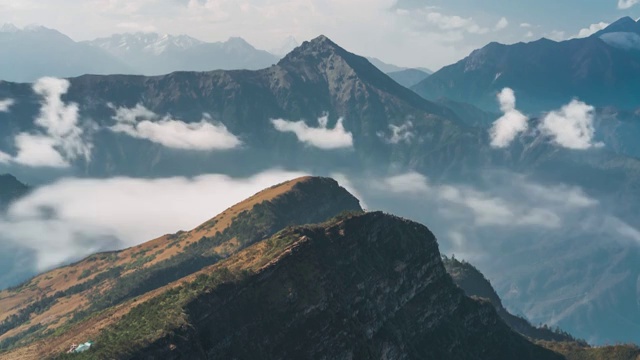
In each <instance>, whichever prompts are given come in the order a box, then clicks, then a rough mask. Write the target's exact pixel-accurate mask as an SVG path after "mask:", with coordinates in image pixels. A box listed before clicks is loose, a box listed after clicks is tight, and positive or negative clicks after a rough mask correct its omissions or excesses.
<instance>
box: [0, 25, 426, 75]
mask: <svg viewBox="0 0 640 360" xmlns="http://www.w3.org/2000/svg"><path fill="white" fill-rule="evenodd" d="M0 44H1V45H2V49H0V57H1V58H2V60H0V65H3V66H2V69H5V70H4V71H2V70H0V79H1V80H5V81H13V82H34V81H36V80H37V79H39V78H42V77H45V76H54V77H63V78H66V77H75V76H80V75H85V74H98V75H109V74H136V75H147V76H153V75H165V74H169V73H172V72H175V71H211V70H240V69H245V70H259V69H263V68H267V67H269V66H271V65H273V64H275V63H277V62H278V60H279V59H280V58H281V57H282V56H284V55H286V54H287V53H288V52H290V51H291V50H292V49H294V48H295V47H297V46H298V43H297V41H296V40H295V39H294V38H293V37H289V38H287V39H285V41H284V43H283V44H282V46H281V47H280V48H278V49H274V50H272V52H267V51H264V50H259V49H256V48H255V47H254V46H252V45H251V44H249V43H248V42H247V41H245V40H244V39H242V38H240V37H231V38H229V39H228V40H227V41H224V42H205V41H201V40H198V39H195V38H193V37H190V36H187V35H170V34H158V33H149V32H147V33H145V32H137V33H121V34H114V35H111V36H109V37H103V38H98V39H95V40H91V41H80V42H76V41H74V40H72V39H71V38H69V37H68V36H66V35H64V34H62V33H60V32H59V31H57V30H54V29H49V28H46V27H42V26H28V27H26V28H24V29H20V28H18V27H16V26H14V25H12V24H5V25H3V26H1V27H0ZM369 59H370V61H371V62H372V63H373V64H374V65H376V66H377V67H378V68H379V69H381V70H382V71H383V72H398V74H397V75H395V76H392V77H394V79H397V80H398V81H400V82H401V84H402V85H404V86H407V87H409V86H412V85H414V84H415V83H417V82H418V81H420V80H422V79H424V78H425V77H426V76H428V74H430V73H431V71H429V70H428V69H423V68H420V69H408V68H403V67H399V66H395V65H391V64H387V63H384V62H382V61H380V60H378V59H376V58H369Z"/></svg>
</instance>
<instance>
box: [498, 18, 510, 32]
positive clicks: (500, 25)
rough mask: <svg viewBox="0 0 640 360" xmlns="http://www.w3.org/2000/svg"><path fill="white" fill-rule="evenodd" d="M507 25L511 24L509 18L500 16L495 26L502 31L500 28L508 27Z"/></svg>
mask: <svg viewBox="0 0 640 360" xmlns="http://www.w3.org/2000/svg"><path fill="white" fill-rule="evenodd" d="M507 26H509V21H508V20H507V18H505V17H502V18H500V20H498V23H497V24H496V26H495V30H496V31H500V30H503V29H506V28H507Z"/></svg>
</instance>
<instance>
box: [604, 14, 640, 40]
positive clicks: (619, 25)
mask: <svg viewBox="0 0 640 360" xmlns="http://www.w3.org/2000/svg"><path fill="white" fill-rule="evenodd" d="M621 32H630V33H636V34H640V19H639V20H638V21H636V20H633V19H632V18H630V17H628V16H625V17H623V18H621V19H619V20H617V21H615V22H614V23H612V24H611V25H609V26H607V27H606V28H604V29H602V30H600V31H598V32H597V33H595V34H593V35H592V36H594V37H601V36H602V35H604V34H609V33H621Z"/></svg>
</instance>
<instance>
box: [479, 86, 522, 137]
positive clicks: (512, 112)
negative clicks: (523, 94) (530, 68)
mask: <svg viewBox="0 0 640 360" xmlns="http://www.w3.org/2000/svg"><path fill="white" fill-rule="evenodd" d="M498 102H499V103H500V110H501V111H502V112H503V115H502V116H501V117H500V118H499V119H498V120H496V121H495V122H494V123H493V126H492V127H491V129H490V130H489V135H490V136H491V146H492V147H495V148H505V147H507V146H509V145H510V144H511V142H512V141H513V140H515V138H516V137H517V136H518V135H519V134H521V133H523V132H525V131H527V129H528V127H529V126H528V124H527V121H528V120H529V119H528V118H527V117H526V116H525V115H523V114H522V113H521V112H520V111H518V110H517V109H516V96H515V93H514V92H513V90H512V89H510V88H504V89H502V91H501V92H500V93H499V94H498Z"/></svg>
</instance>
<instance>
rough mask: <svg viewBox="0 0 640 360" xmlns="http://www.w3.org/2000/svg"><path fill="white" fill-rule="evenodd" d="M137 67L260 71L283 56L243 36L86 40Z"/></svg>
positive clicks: (152, 71)
mask: <svg viewBox="0 0 640 360" xmlns="http://www.w3.org/2000/svg"><path fill="white" fill-rule="evenodd" d="M86 44H87V45H90V46H93V47H97V48H100V49H102V50H104V51H106V52H108V53H109V54H111V55H112V56H114V57H115V58H117V59H119V60H120V61H122V62H123V63H126V64H127V65H129V66H130V67H131V68H132V69H135V73H136V74H143V75H162V74H168V73H171V72H174V71H210V70H217V69H221V70H233V69H249V70H258V69H263V68H266V67H269V66H271V65H273V64H275V63H276V62H277V61H278V60H279V57H277V56H274V55H272V54H270V53H268V52H266V51H263V50H258V49H256V48H254V47H253V46H251V45H250V44H249V43H247V42H246V41H245V40H243V39H242V38H230V39H229V40H227V41H225V42H216V43H208V42H204V41H200V40H197V39H194V38H192V37H189V36H186V35H168V34H164V35H161V34H156V33H133V34H132V33H126V34H116V35H112V36H110V37H107V38H100V39H96V40H92V41H88V42H86Z"/></svg>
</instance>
